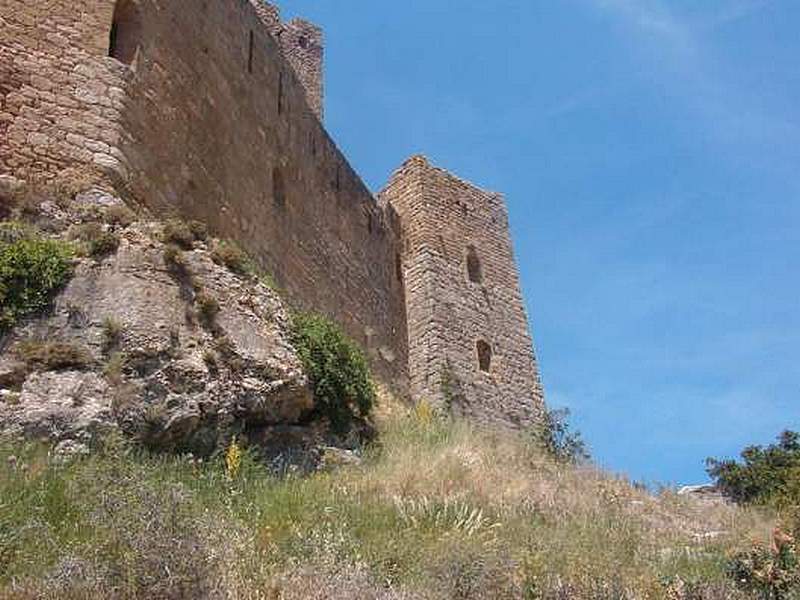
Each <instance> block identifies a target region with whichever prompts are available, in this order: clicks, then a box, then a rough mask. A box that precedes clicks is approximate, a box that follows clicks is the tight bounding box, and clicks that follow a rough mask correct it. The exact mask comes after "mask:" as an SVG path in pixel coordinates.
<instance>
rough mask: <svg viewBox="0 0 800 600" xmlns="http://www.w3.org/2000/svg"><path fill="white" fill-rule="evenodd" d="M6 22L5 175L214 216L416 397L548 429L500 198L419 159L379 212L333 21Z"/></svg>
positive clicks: (159, 15) (205, 4) (23, 5)
mask: <svg viewBox="0 0 800 600" xmlns="http://www.w3.org/2000/svg"><path fill="white" fill-rule="evenodd" d="M122 3H124V9H125V10H124V13H125V14H126V20H125V21H120V20H117V19H116V18H115V15H116V14H118V9H119V8H120V6H123V4H122ZM130 23H132V24H135V29H127V30H124V29H122V30H121V29H120V28H125V27H127V26H128V24H130ZM0 24H2V27H0V176H6V175H10V176H12V177H13V178H16V179H22V180H41V179H48V178H58V177H61V176H63V174H64V173H67V172H68V173H70V174H72V173H75V172H77V173H78V174H80V176H81V180H82V181H84V180H86V181H88V180H93V181H94V182H95V183H97V184H100V185H105V186H112V187H114V188H116V191H117V192H118V193H119V194H121V195H123V196H125V197H126V198H127V199H128V200H130V201H132V202H137V203H139V204H141V205H144V206H146V207H147V208H148V209H150V210H151V211H152V212H153V213H154V214H156V215H174V214H177V215H181V216H183V217H185V218H192V219H200V220H203V221H205V222H207V223H208V224H209V226H210V227H211V229H212V231H213V232H214V233H215V234H216V235H218V236H221V237H228V238H231V239H233V240H235V241H237V242H238V243H239V244H240V245H242V246H243V247H244V248H245V249H246V250H247V251H248V252H249V253H250V254H251V256H252V257H253V258H254V259H255V261H256V262H257V263H259V265H260V266H261V267H262V268H264V269H265V270H266V271H268V272H270V273H271V274H272V275H273V276H274V278H275V279H276V281H277V282H278V284H279V285H280V286H281V287H282V288H284V289H285V291H286V293H287V295H288V296H289V298H290V300H292V301H293V303H294V304H296V305H297V306H299V307H302V308H306V309H312V310H315V311H318V312H322V313H325V314H328V315H330V316H332V317H333V318H335V319H336V320H338V321H339V322H340V323H342V325H343V326H344V328H345V329H346V331H347V332H348V333H349V334H350V335H351V336H352V337H353V338H354V339H355V340H356V341H357V342H359V343H360V344H361V345H363V346H364V347H365V349H366V350H367V353H368V355H369V357H370V361H371V365H372V367H373V370H374V372H375V373H376V376H377V377H378V378H379V379H380V380H381V381H382V382H383V383H385V384H387V385H388V386H389V387H390V388H393V389H394V390H395V391H396V392H397V393H398V394H400V395H401V396H409V395H410V396H412V397H413V398H416V399H422V398H427V399H429V400H431V401H432V402H435V403H437V404H439V405H442V406H447V407H449V408H450V409H452V410H453V411H454V412H456V413H458V414H462V415H464V416H467V417H469V418H473V419H476V420H479V421H481V422H491V423H498V424H502V425H505V426H511V427H524V426H527V425H530V424H531V423H533V422H535V421H536V420H537V419H538V418H539V416H540V414H541V410H542V408H543V403H542V389H541V385H540V383H539V376H538V372H537V367H536V361H535V358H534V354H533V349H532V344H531V339H530V336H529V333H528V325H527V317H526V315H525V310H524V307H523V302H522V298H521V293H520V287H519V278H518V274H517V270H516V266H515V262H514V257H513V252H512V247H511V240H510V238H509V230H508V216H507V214H506V209H505V205H504V202H503V199H502V198H501V197H500V196H499V195H497V194H492V193H489V192H485V191H482V190H480V189H478V188H476V187H474V186H472V185H470V184H468V183H467V182H464V181H462V180H460V179H458V178H457V177H455V176H453V175H451V174H449V173H447V172H445V171H443V170H441V169H438V168H435V167H433V166H431V165H430V164H429V163H428V162H427V161H426V160H425V159H424V158H422V157H414V158H412V159H410V160H409V161H408V162H406V163H405V164H404V165H403V166H402V167H401V168H400V169H399V170H398V171H397V173H395V175H394V176H393V177H392V180H391V182H390V183H389V185H388V187H387V188H386V190H385V191H384V192H383V193H382V194H381V195H380V197H379V199H377V201H376V198H375V197H374V196H373V195H372V194H371V193H370V191H369V190H368V189H367V188H366V186H365V185H364V183H363V182H362V180H361V179H360V177H359V176H358V174H357V173H356V172H355V171H354V170H353V168H352V167H351V166H350V164H349V163H348V161H347V159H346V157H345V156H344V155H343V154H342V153H341V152H340V151H339V149H338V148H337V147H336V144H335V143H334V141H333V140H332V139H331V138H330V136H329V135H328V133H327V132H326V131H325V129H324V127H323V126H322V124H321V117H322V112H323V107H322V104H323V85H322V80H323V72H322V62H323V40H322V32H321V30H320V29H319V28H317V27H316V26H314V25H313V24H311V23H308V22H306V21H302V20H293V21H289V22H288V23H284V22H282V21H281V18H280V14H279V12H278V10H277V8H276V7H275V6H273V5H271V4H267V3H266V2H263V1H262V0H214V1H211V0H170V1H169V2H162V1H161V0H48V1H47V2H28V1H27V0H0ZM112 32H113V33H112ZM120 36H122V37H120ZM121 39H124V40H125V50H126V51H125V52H124V57H123V56H120V55H118V54H115V53H114V48H115V41H119V40H121ZM110 54H113V55H114V56H117V57H118V58H119V59H120V60H117V59H116V58H112V57H110V56H109V55H110ZM120 61H123V62H120Z"/></svg>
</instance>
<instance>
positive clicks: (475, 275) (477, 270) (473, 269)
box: [467, 246, 483, 283]
mask: <svg viewBox="0 0 800 600" xmlns="http://www.w3.org/2000/svg"><path fill="white" fill-rule="evenodd" d="M467 275H468V276H469V280H470V281H471V282H472V283H483V270H482V268H481V260H480V258H478V251H477V250H476V249H475V246H470V247H469V248H467Z"/></svg>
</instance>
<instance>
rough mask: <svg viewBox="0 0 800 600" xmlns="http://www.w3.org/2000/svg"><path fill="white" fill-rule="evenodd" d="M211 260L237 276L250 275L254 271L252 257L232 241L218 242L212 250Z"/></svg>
mask: <svg viewBox="0 0 800 600" xmlns="http://www.w3.org/2000/svg"><path fill="white" fill-rule="evenodd" d="M211 258H212V260H213V261H214V262H215V263H217V264H218V265H222V266H225V267H227V268H229V269H230V270H231V271H233V272H234V273H236V274H237V275H248V274H250V273H252V272H253V271H254V268H253V265H252V262H251V261H250V257H248V256H247V254H246V253H245V252H244V250H242V249H241V248H240V247H239V246H237V245H236V244H235V243H233V242H231V241H218V242H216V243H215V244H214V248H213V249H212V250H211Z"/></svg>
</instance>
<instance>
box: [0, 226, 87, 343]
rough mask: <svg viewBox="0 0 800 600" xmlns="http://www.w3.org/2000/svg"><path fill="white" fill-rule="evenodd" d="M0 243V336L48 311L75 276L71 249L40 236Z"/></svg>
mask: <svg viewBox="0 0 800 600" xmlns="http://www.w3.org/2000/svg"><path fill="white" fill-rule="evenodd" d="M11 239H12V241H9V242H3V241H0V333H2V332H3V331H5V330H8V329H9V328H11V327H13V326H14V325H15V324H16V323H17V321H18V320H19V319H20V318H22V317H25V316H27V315H29V314H32V313H35V312H37V311H40V310H43V309H44V308H46V307H47V306H48V305H49V304H50V302H51V300H52V298H53V296H54V295H55V293H56V292H57V291H58V290H59V288H61V287H62V286H63V285H64V284H65V283H66V282H67V281H68V280H69V278H70V277H71V275H72V257H73V251H72V247H71V246H70V245H68V244H66V243H64V242H60V241H55V240H47V239H43V238H40V237H37V236H33V237H27V236H20V237H18V238H17V239H14V238H11Z"/></svg>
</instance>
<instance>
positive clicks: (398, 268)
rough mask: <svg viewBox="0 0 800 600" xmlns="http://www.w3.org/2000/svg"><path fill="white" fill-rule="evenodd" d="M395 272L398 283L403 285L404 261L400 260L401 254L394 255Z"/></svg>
mask: <svg viewBox="0 0 800 600" xmlns="http://www.w3.org/2000/svg"><path fill="white" fill-rule="evenodd" d="M394 270H395V276H396V277H397V281H399V282H400V283H403V259H402V258H400V253H399V252H397V253H396V254H395V255H394Z"/></svg>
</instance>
